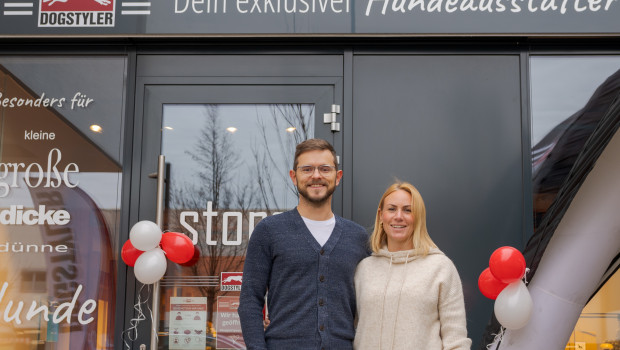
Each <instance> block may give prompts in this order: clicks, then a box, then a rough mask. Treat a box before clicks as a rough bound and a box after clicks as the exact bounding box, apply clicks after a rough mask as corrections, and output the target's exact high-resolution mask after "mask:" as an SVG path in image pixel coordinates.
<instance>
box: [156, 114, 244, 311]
mask: <svg viewBox="0 0 620 350" xmlns="http://www.w3.org/2000/svg"><path fill="white" fill-rule="evenodd" d="M204 114H205V118H204V121H205V122H204V125H203V127H202V130H201V133H200V137H199V138H198V139H197V140H196V143H195V145H194V147H193V149H192V150H191V151H188V152H187V153H188V154H189V155H190V156H191V158H192V160H193V161H194V162H195V164H194V169H195V176H196V177H195V180H194V181H191V183H182V184H177V183H174V182H171V183H170V207H172V208H179V209H177V210H174V211H171V212H170V213H169V215H168V218H167V219H168V226H169V227H171V228H180V226H181V225H180V223H179V217H180V215H179V214H180V211H181V210H184V211H195V212H198V213H202V212H203V211H205V209H207V208H209V206H210V208H211V210H212V211H213V212H218V211H219V210H226V211H236V212H241V213H242V216H243V221H244V222H247V220H248V209H249V207H250V205H251V204H252V203H253V202H254V195H253V193H252V191H250V190H249V188H250V185H249V184H246V185H235V183H234V175H235V173H236V171H237V170H238V168H239V165H240V161H239V154H238V153H237V151H236V150H235V148H234V144H233V142H232V140H231V138H230V135H229V134H228V133H226V132H225V130H224V128H222V125H221V122H220V116H219V112H218V107H217V105H206V106H205V111H204ZM209 203H210V204H209ZM233 208H234V209H233ZM208 219H210V220H208ZM208 221H210V222H209V223H210V227H208V226H207V224H208ZM222 225H223V220H222V217H221V215H219V214H218V215H215V216H212V217H210V218H207V217H205V216H204V215H199V216H198V223H194V224H193V226H194V228H195V229H196V230H197V231H198V232H199V233H200V234H201V236H200V237H199V238H198V243H197V246H198V248H199V250H200V253H201V258H200V259H199V260H198V262H197V263H196V264H195V265H193V266H191V267H189V268H188V270H189V271H185V273H184V274H187V275H190V276H214V277H219V276H220V273H221V272H227V271H241V269H242V266H243V260H244V256H245V250H246V247H247V241H244V242H242V244H241V245H224V244H222V242H223V240H224V238H223V236H222V233H223V231H224V230H223V226H222ZM207 230H210V232H211V239H212V241H214V242H215V244H209V242H207V240H206V239H205V238H204V236H202V234H205V233H206V232H207ZM236 230H237V221H236V220H230V221H229V222H228V223H227V230H226V231H227V232H236ZM196 287H197V288H198V289H199V290H200V291H201V294H202V295H204V296H206V297H207V301H208V310H207V312H208V321H209V322H212V321H213V311H214V304H215V302H216V299H217V298H216V297H217V296H221V295H225V294H226V292H219V289H220V288H219V283H218V282H217V279H215V280H214V282H212V283H200V284H199V285H197V286H196ZM218 292H219V293H218Z"/></svg>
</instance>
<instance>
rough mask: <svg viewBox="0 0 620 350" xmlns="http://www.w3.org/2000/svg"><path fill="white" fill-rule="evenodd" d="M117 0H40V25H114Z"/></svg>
mask: <svg viewBox="0 0 620 350" xmlns="http://www.w3.org/2000/svg"><path fill="white" fill-rule="evenodd" d="M114 4H115V0H39V27H114Z"/></svg>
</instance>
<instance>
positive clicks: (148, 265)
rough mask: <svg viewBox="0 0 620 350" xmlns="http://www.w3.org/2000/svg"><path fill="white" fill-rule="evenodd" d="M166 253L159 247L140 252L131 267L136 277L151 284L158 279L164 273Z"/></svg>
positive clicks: (166, 264)
mask: <svg viewBox="0 0 620 350" xmlns="http://www.w3.org/2000/svg"><path fill="white" fill-rule="evenodd" d="M167 266H168V263H167V261H166V255H165V254H164V251H163V250H161V249H160V248H153V249H151V250H149V251H146V252H144V253H142V254H141V255H140V256H139V257H138V259H136V264H135V265H134V267H133V273H134V274H135V275H136V279H137V280H138V281H140V282H142V283H144V284H151V283H155V282H157V281H159V280H160V279H161V278H162V277H164V274H165V273H166V267H167Z"/></svg>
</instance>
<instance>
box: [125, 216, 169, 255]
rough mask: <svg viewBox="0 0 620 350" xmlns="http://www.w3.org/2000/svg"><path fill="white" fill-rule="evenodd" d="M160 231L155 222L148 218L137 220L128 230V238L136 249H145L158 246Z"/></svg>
mask: <svg viewBox="0 0 620 350" xmlns="http://www.w3.org/2000/svg"><path fill="white" fill-rule="evenodd" d="M161 236H162V232H161V229H160V228H159V226H157V224H156V223H154V222H152V221H148V220H143V221H138V222H136V224H135V225H133V227H132V228H131V231H129V240H130V241H131V244H132V245H133V246H134V247H135V248H136V249H138V250H142V251H147V250H151V249H153V248H155V247H157V246H159V241H161Z"/></svg>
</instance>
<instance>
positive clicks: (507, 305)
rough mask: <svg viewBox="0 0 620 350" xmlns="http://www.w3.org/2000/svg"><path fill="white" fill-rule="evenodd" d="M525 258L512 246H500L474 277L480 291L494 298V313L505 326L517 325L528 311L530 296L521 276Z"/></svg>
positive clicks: (527, 315) (526, 317) (523, 273)
mask: <svg viewBox="0 0 620 350" xmlns="http://www.w3.org/2000/svg"><path fill="white" fill-rule="evenodd" d="M525 272H526V266H525V258H524V257H523V255H522V254H521V252H519V251H518V250H517V249H515V248H513V247H500V248H498V249H496V250H495V251H494V252H493V254H491V259H490V260H489V267H487V268H486V269H485V270H484V271H482V273H481V274H480V277H479V278H478V288H480V291H481V292H482V294H483V295H484V296H485V297H487V298H489V299H493V300H495V305H494V309H493V310H494V313H495V317H496V318H497V320H498V321H499V323H500V324H501V325H502V326H503V327H504V328H507V329H519V328H522V327H523V326H525V325H526V324H527V322H528V321H529V319H530V316H531V314H532V307H533V305H532V298H531V296H530V292H529V291H528V289H527V287H526V286H525V283H524V282H523V280H522V279H523V278H524V277H525Z"/></svg>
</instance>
